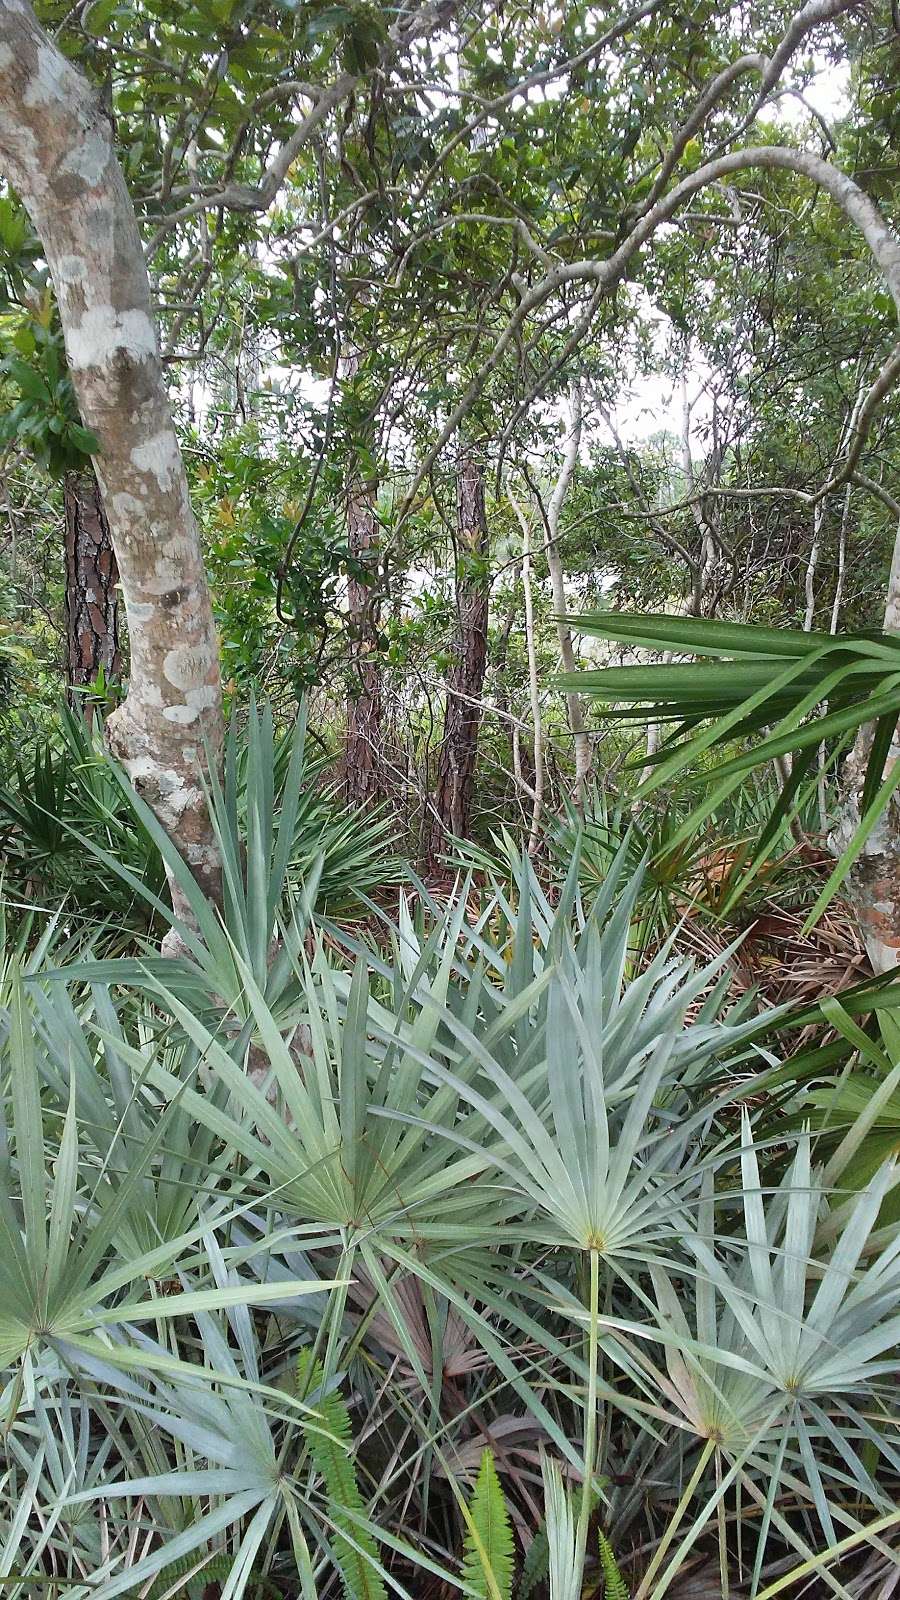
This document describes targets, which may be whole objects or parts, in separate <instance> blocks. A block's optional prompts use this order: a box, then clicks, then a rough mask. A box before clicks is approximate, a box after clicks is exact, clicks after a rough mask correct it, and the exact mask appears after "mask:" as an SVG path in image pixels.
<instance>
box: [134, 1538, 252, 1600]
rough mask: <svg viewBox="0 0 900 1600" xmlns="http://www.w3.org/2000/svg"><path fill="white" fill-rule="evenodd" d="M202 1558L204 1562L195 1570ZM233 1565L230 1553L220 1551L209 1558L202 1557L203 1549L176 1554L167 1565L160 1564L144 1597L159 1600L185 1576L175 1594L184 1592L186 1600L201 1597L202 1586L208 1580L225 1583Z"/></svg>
mask: <svg viewBox="0 0 900 1600" xmlns="http://www.w3.org/2000/svg"><path fill="white" fill-rule="evenodd" d="M201 1561H202V1562H203V1565H202V1566H201V1567H200V1568H199V1570H196V1569H197V1566H198V1563H199V1562H201ZM233 1566H234V1557H233V1556H229V1555H224V1554H223V1555H217V1556H212V1557H211V1558H210V1560H209V1561H203V1556H202V1553H201V1552H200V1551H199V1550H192V1551H191V1553H190V1554H189V1555H186V1556H179V1557H177V1559H176V1560H175V1561H170V1562H169V1564H168V1566H166V1567H163V1569H162V1571H161V1572H160V1573H158V1574H157V1576H156V1577H155V1578H154V1580H153V1584H152V1586H151V1588H150V1590H149V1592H148V1597H147V1600H159V1597H160V1596H161V1595H164V1594H168V1593H169V1590H170V1589H173V1588H174V1586H175V1584H176V1583H177V1582H178V1579H179V1578H184V1580H185V1581H184V1583H183V1584H182V1585H181V1588H180V1589H178V1590H177V1593H178V1594H183V1595H186V1596H187V1600H203V1592H204V1590H205V1589H207V1588H208V1587H209V1585H210V1584H211V1583H225V1581H226V1579H227V1578H228V1576H229V1574H230V1572H231V1569H232V1567H233ZM188 1574H190V1576H188Z"/></svg>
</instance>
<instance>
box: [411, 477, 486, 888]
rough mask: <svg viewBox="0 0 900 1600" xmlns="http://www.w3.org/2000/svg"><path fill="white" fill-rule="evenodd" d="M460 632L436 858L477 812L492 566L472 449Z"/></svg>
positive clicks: (450, 688)
mask: <svg viewBox="0 0 900 1600" xmlns="http://www.w3.org/2000/svg"><path fill="white" fill-rule="evenodd" d="M456 515H457V573H456V610H457V616H458V625H457V635H456V639H455V641H454V646H453V661H452V663H451V666H450V670H449V672H448V673H447V703H446V709H445V711H444V733H443V738H442V740H441V748H440V753H439V755H438V769H437V781H436V784H435V790H434V796H433V803H434V809H433V812H432V814H431V816H430V818H429V824H430V826H429V834H428V838H427V840H426V847H425V855H426V858H427V860H429V861H434V860H435V859H436V858H437V857H438V856H439V855H440V853H441V851H442V850H443V849H444V848H445V847H446V844H447V835H448V834H451V833H452V834H455V835H456V836H457V838H460V839H466V838H468V835H469V826H470V822H471V816H472V798H473V795H474V790H475V763H476V759H477V756H478V728H479V725H480V722H481V696H482V691H483V689H484V672H485V666H486V663H487V632H488V566H487V517H486V515H485V507H484V471H483V468H482V466H481V463H480V462H479V461H477V460H476V459H475V457H474V456H473V455H472V453H471V452H470V451H468V450H466V451H464V452H463V454H462V456H461V457H460V462H459V467H458V469H457V476H456Z"/></svg>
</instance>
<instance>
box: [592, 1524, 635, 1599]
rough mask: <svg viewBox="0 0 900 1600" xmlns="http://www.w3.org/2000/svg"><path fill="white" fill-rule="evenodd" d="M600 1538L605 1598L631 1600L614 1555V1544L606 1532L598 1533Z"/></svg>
mask: <svg viewBox="0 0 900 1600" xmlns="http://www.w3.org/2000/svg"><path fill="white" fill-rule="evenodd" d="M597 1537H598V1539H599V1540H600V1565H601V1567H602V1568H603V1600H629V1597H628V1590H627V1588H626V1587H625V1579H624V1578H623V1577H622V1574H621V1572H620V1571H619V1568H618V1565H617V1563H616V1558H615V1556H614V1555H613V1550H612V1545H611V1544H610V1542H609V1540H608V1539H607V1537H606V1534H605V1533H599V1532H598V1534H597Z"/></svg>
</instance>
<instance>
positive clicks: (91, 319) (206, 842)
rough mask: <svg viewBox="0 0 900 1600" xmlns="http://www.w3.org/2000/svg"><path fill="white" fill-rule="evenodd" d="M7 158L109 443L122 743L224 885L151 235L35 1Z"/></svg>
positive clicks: (15, 33)
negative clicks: (145, 237)
mask: <svg viewBox="0 0 900 1600" xmlns="http://www.w3.org/2000/svg"><path fill="white" fill-rule="evenodd" d="M0 163H2V168H3V171H4V174H5V176H6V177H7V178H8V179H9V181H10V182H11V183H12V184H13V186H14V187H15V188H16V190H17V191H18V193H19V195H20V196H21V199H22V201H23V203H24V205H25V206H26V208H27V210H28V212H29V214H30V216H31V220H32V222H33V224H34V227H35V229H36V231H37V233H38V235H39V237H40V240H41V244H42V247H43V251H44V256H45V258H46V261H47V265H48V266H49V268H50V272H51V274H52V278H53V285H54V288H55V290H56V298H57V303H58V306H59V314H60V321H61V323H62V329H63V335H64V338H65V345H66V354H67V357H68V361H69V368H70V371H71V374H72V381H73V383H74V386H75V392H76V395H77V398H78V404H79V408H80V411H81V415H82V418H83V420H84V423H85V425H86V426H87V427H88V428H90V429H92V430H93V432H94V433H95V434H96V435H97V437H98V438H99V440H100V451H99V454H98V456H97V458H96V460H95V461H94V468H95V471H96V474H97V482H98V484H99V487H100V493H101V496H102V500H103V506H104V509H105V511H106V515H107V517H108V519H109V529H110V533H111V536H112V541H113V545H114V548H115V552H116V558H117V561H118V566H119V577H120V582H121V588H122V594H123V598H124V601H125V608H126V613H127V618H128V632H129V644H130V663H131V668H130V679H129V686H128V694H127V697H126V699H125V701H124V703H123V704H122V705H121V706H120V707H119V708H118V709H117V710H116V711H115V712H114V713H113V714H112V716H111V717H110V718H109V721H108V724H107V732H108V737H109V743H110V747H111V749H112V750H113V752H114V754H115V755H117V756H118V757H119V759H120V760H121V761H122V763H123V765H124V767H125V769H126V771H127V772H128V774H129V776H130V777H131V780H132V782H133V783H134V785H135V788H136V789H137V790H138V791H139V792H140V793H141V794H142V795H143V796H144V798H145V800H146V801H147V802H148V804H149V805H150V806H151V807H152V808H153V810H154V812H155V813H156V815H157V817H158V818H159V820H160V822H161V824H162V826H163V827H164V828H165V829H166V831H167V832H168V834H169V835H170V836H171V838H172V839H173V840H174V841H175V843H176V844H177V846H178V848H179V849H180V851H181V853H182V855H183V856H184V857H185V858H186V859H187V861H188V862H189V863H190V865H191V867H192V869H193V871H194V873H195V875H196V877H197V879H198V881H199V882H200V884H201V885H202V887H203V888H204V889H205V890H206V892H207V893H209V894H210V895H213V896H216V895H217V894H218V891H219V883H220V864H219V856H218V851H217V848H216V844H215V838H214V835H213V831H212V827H211V823H210V818H209V815H208V811H207V807H206V801H205V797H204V792H203V786H202V783H201V766H202V764H203V761H204V759H205V752H204V746H205V747H206V749H207V750H208V751H209V752H210V755H211V757H212V760H213V761H217V760H218V753H219V749H220V746H221V740H222V734H223V719H222V700H221V688H220V682H219V660H218V647H217V643H216V636H215V629H214V625H213V618H212V609H211V606H210V601H209V592H208V589H207V584H206V575H205V572H204V569H203V561H202V556H201V550H200V541H199V537H198V533H197V527H196V524H195V521H194V517H193V513H192V511H191V505H190V500H189V497H188V489H187V480H186V477H185V472H184V465H183V462H182V459H181V452H180V449H179V446H178V440H177V437H176V434H175V430H174V427H173V425H172V418H171V413H170V410H169V403H168V398H167V394H166V387H165V382H164V378H163V369H162V366H161V363H160V359H159V349H158V345H157V335H156V328H155V325H154V321H153V317H152V315H151V310H150V286H149V282H148V279H147V270H146V267H145V265H144V255H143V250H142V247H141V239H140V234H139V232H138V228H137V223H136V221H135V216H134V210H133V207H132V204H131V200H130V198H129V196H128V191H127V189H126V187H125V182H124V179H123V177H122V173H121V170H120V168H119V164H118V162H117V160H116V157H115V153H114V150H113V142H112V131H111V128H110V125H109V122H108V121H107V119H106V117H105V116H104V115H103V113H102V111H101V109H100V106H99V103H98V101H97V98H96V96H95V95H94V93H93V92H92V90H91V89H90V88H89V86H88V85H87V83H86V82H85V81H84V79H83V78H82V77H81V76H80V74H79V73H78V72H76V70H75V68H74V67H72V65H71V64H70V63H69V62H68V61H67V60H66V59H65V57H64V56H63V55H62V54H61V53H60V51H59V50H57V48H56V46H55V45H54V44H52V43H51V41H50V40H49V39H48V38H47V36H46V35H45V34H44V33H43V32H42V30H41V28H40V27H39V25H38V23H37V21H36V19H35V17H34V14H33V12H32V11H31V9H30V7H29V6H28V5H27V4H26V3H25V0H0ZM173 895H174V897H175V902H176V907H177V909H178V910H180V911H184V910H185V907H184V905H183V904H182V903H181V901H180V897H179V895H178V891H177V888H176V887H175V886H173Z"/></svg>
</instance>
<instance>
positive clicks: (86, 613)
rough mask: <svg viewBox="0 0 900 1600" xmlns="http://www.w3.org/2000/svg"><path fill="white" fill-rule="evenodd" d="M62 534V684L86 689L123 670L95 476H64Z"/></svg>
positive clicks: (112, 568)
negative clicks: (64, 642)
mask: <svg viewBox="0 0 900 1600" xmlns="http://www.w3.org/2000/svg"><path fill="white" fill-rule="evenodd" d="M63 507H64V512H65V528H66V640H67V652H66V679H67V682H68V684H69V685H70V687H71V688H75V689H79V688H84V687H85V685H87V684H90V683H93V682H94V680H95V678H96V677H97V674H98V673H99V672H102V673H103V674H104V676H105V678H106V679H107V680H110V679H116V678H118V676H119V672H120V670H121V665H122V658H121V653H120V651H119V605H118V596H117V594H116V585H117V584H118V581H119V568H118V565H117V563H116V553H115V551H114V549H113V545H112V537H111V535H110V531H109V523H108V521H107V518H106V512H105V511H104V509H103V502H102V501H101V499H100V490H99V489H98V487H97V480H96V478H95V477H94V474H93V472H91V471H87V472H67V473H66V476H65V480H64V482H63Z"/></svg>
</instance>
